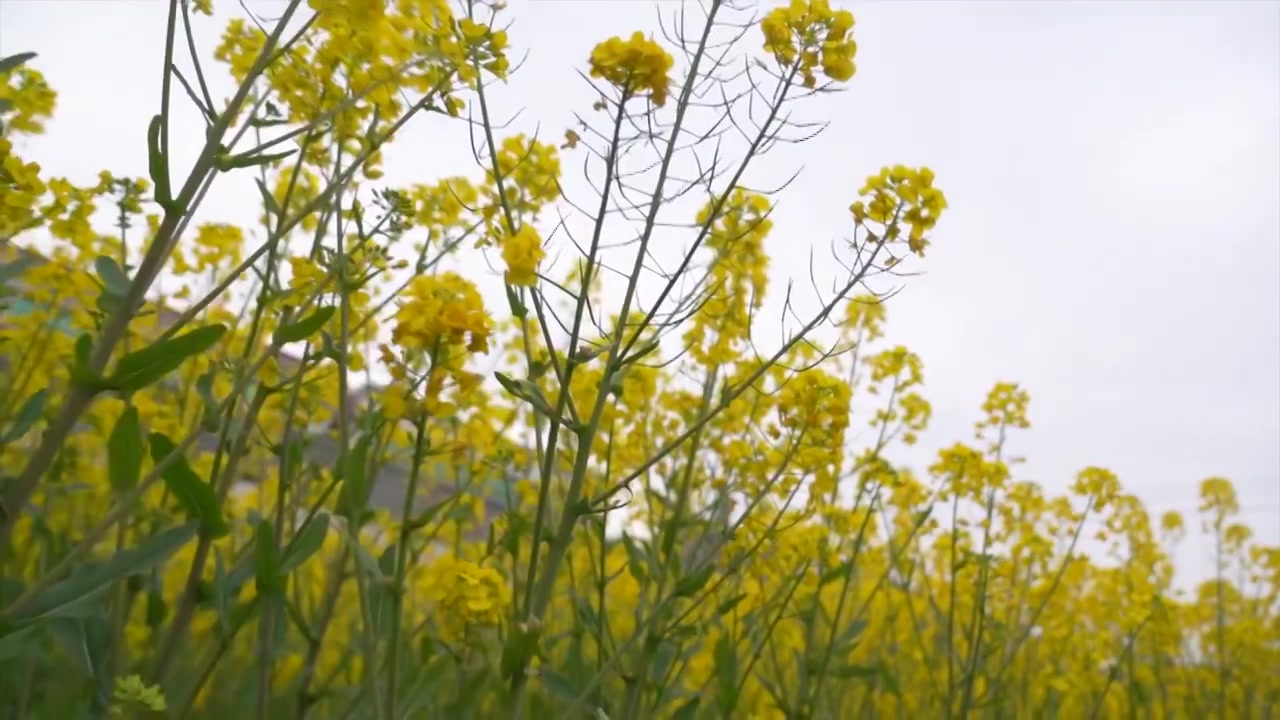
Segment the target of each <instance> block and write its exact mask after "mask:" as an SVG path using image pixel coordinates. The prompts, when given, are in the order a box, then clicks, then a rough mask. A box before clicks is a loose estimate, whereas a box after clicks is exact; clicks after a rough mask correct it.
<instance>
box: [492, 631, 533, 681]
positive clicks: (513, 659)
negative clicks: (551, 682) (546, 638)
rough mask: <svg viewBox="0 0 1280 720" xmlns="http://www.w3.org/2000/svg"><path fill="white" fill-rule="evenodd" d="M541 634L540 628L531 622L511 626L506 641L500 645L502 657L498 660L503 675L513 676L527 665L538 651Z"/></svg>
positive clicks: (506, 676)
mask: <svg viewBox="0 0 1280 720" xmlns="http://www.w3.org/2000/svg"><path fill="white" fill-rule="evenodd" d="M541 635H542V628H541V627H538V626H536V625H532V624H526V623H518V624H516V625H514V626H513V627H512V628H511V632H510V634H508V635H507V642H506V644H505V645H503V646H502V659H501V661H500V662H499V667H500V668H501V670H502V676H503V677H505V678H512V677H515V675H516V673H519V672H523V671H524V669H525V668H527V667H528V666H529V661H530V660H531V659H533V656H534V654H536V653H537V651H538V640H539V638H540V637H541Z"/></svg>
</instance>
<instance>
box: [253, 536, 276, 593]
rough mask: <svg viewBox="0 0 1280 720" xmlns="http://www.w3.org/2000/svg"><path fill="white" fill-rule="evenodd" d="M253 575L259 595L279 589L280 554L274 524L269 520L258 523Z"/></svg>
mask: <svg viewBox="0 0 1280 720" xmlns="http://www.w3.org/2000/svg"><path fill="white" fill-rule="evenodd" d="M253 575H254V580H255V581H257V584H258V593H259V594H260V595H266V594H269V593H274V592H275V591H277V590H279V589H280V555H279V551H278V549H277V548H276V531H275V526H274V525H272V524H271V521H270V520H262V521H260V522H259V523H258V527H257V530H256V538H255V542H254V550H253Z"/></svg>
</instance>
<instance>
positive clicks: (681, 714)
mask: <svg viewBox="0 0 1280 720" xmlns="http://www.w3.org/2000/svg"><path fill="white" fill-rule="evenodd" d="M701 703H702V698H700V697H695V698H692V699H690V700H686V701H685V703H684V704H683V705H681V706H680V708H679V709H678V710H676V712H675V714H674V715H672V716H671V720H693V719H694V718H696V717H698V705H700V704H701Z"/></svg>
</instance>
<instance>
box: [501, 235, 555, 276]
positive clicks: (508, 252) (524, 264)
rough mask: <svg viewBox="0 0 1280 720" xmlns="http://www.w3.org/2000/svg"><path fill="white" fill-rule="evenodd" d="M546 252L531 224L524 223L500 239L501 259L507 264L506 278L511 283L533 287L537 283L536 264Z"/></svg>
mask: <svg viewBox="0 0 1280 720" xmlns="http://www.w3.org/2000/svg"><path fill="white" fill-rule="evenodd" d="M546 255H547V253H546V252H545V251H544V250H543V249H542V238H541V237H539V236H538V231H537V230H534V229H533V226H532V225H529V224H525V225H523V226H521V227H520V229H519V230H518V231H517V232H516V233H515V234H510V233H508V234H507V235H506V236H505V237H504V238H503V239H502V260H503V262H505V263H506V264H507V273H506V279H507V283H509V284H511V285H524V286H527V287H533V286H534V285H536V284H537V283H538V265H539V263H541V262H542V259H543V258H544V257H546Z"/></svg>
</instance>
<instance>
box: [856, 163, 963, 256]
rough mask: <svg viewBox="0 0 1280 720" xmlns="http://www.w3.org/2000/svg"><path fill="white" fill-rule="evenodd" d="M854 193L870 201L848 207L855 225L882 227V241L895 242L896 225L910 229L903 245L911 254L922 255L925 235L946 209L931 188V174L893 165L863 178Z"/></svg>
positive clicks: (935, 191) (921, 170)
mask: <svg viewBox="0 0 1280 720" xmlns="http://www.w3.org/2000/svg"><path fill="white" fill-rule="evenodd" d="M858 194H859V195H861V196H863V197H864V198H868V199H869V201H870V202H864V201H863V200H858V201H856V202H854V203H853V205H850V206H849V211H850V212H852V213H853V218H854V220H855V221H857V222H858V224H859V225H861V224H864V223H865V222H866V221H867V220H870V221H872V222H875V223H880V224H882V225H886V226H887V228H886V230H885V233H884V239H885V240H886V241H892V240H896V239H897V238H898V236H899V234H900V231H899V230H898V227H899V223H906V224H907V226H908V227H909V228H910V229H911V230H910V233H909V235H908V237H907V242H908V244H909V246H910V248H911V252H913V253H915V254H916V255H921V256H923V254H924V249H925V248H926V247H928V245H929V243H928V241H927V240H926V239H925V236H924V235H925V233H926V232H928V231H929V230H932V229H933V227H934V226H935V225H937V224H938V218H939V217H941V215H942V211H943V210H946V208H947V198H946V196H945V195H943V194H942V191H941V190H939V189H937V188H935V187H934V186H933V171H932V170H930V169H929V168H927V167H922V168H919V169H912V168H908V167H906V166H904V165H894V166H893V167H886V168H883V169H882V170H880V172H879V174H877V175H872V176H871V177H869V178H867V182H866V184H865V185H863V186H862V189H860V190H859V191H858Z"/></svg>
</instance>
